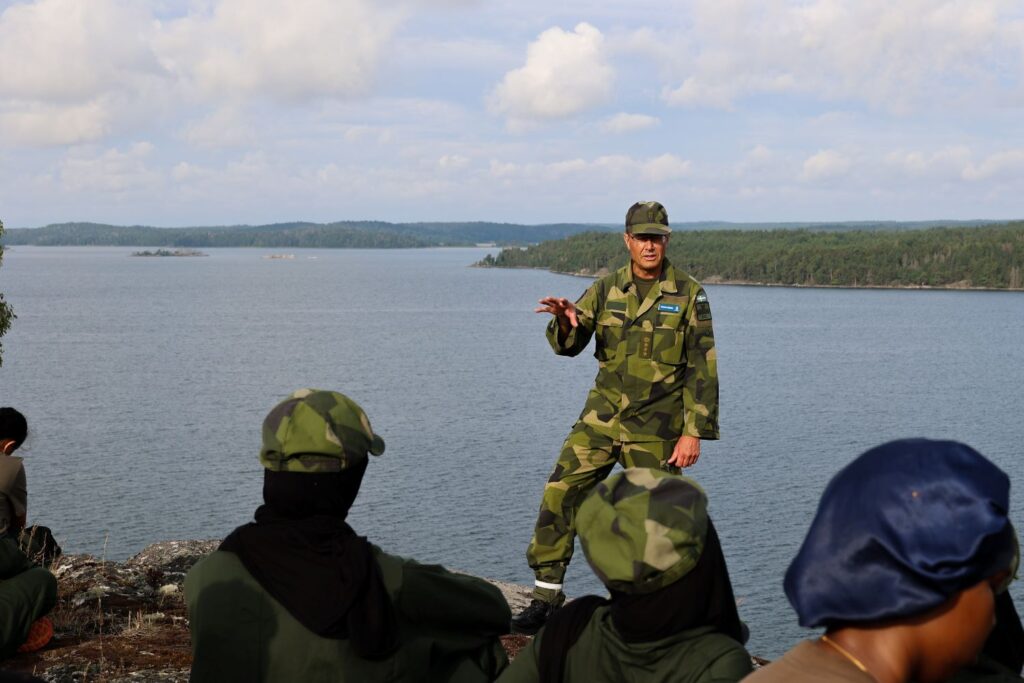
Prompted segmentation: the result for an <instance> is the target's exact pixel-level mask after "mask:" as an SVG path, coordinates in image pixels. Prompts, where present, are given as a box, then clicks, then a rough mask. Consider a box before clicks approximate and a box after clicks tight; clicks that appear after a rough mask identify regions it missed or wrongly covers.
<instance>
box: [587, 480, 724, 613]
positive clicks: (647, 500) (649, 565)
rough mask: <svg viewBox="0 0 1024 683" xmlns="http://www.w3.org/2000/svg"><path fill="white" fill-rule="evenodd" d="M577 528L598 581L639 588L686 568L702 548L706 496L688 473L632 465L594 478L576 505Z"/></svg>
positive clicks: (674, 577) (667, 581)
mask: <svg viewBox="0 0 1024 683" xmlns="http://www.w3.org/2000/svg"><path fill="white" fill-rule="evenodd" d="M576 531H577V533H578V534H579V537H580V542H581V544H582V545H583V553H584V554H585V555H586V556H587V561H588V562H589V563H590V566H591V567H592V568H593V570H594V573H595V574H597V576H598V578H599V579H601V582H602V583H604V585H605V586H607V587H608V588H611V589H614V590H617V591H621V592H623V593H631V594H643V593H650V592H652V591H656V590H658V589H659V588H664V587H665V586H669V585H671V584H673V583H675V582H676V581H678V580H679V579H681V578H683V577H684V576H686V574H688V573H689V572H690V571H691V570H692V569H693V568H694V567H695V566H696V565H697V560H698V559H700V556H701V553H703V552H704V540H705V539H706V538H707V532H708V514H707V496H705V495H704V491H703V490H701V488H700V487H699V486H697V484H696V483H695V482H693V481H691V480H690V479H687V478H686V477H681V476H679V475H677V474H670V473H668V472H665V471H663V470H654V469H647V468H641V467H635V468H631V469H628V470H625V471H624V472H621V473H619V474H616V475H615V476H613V477H610V478H608V479H606V480H605V481H603V482H602V483H600V484H598V486H597V487H596V488H595V489H594V491H593V492H592V493H591V494H590V495H589V496H587V499H586V500H584V501H583V505H581V506H580V511H579V513H578V514H577V516H576Z"/></svg>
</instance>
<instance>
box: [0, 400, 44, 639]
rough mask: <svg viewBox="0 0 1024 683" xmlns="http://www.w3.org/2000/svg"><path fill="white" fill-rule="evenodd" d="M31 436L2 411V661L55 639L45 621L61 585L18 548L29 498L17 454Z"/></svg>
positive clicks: (12, 412)
mask: <svg viewBox="0 0 1024 683" xmlns="http://www.w3.org/2000/svg"><path fill="white" fill-rule="evenodd" d="M27 435H28V422H27V421H26V420H25V416H24V415H22V414H21V413H20V412H19V411H17V410H16V409H14V408H10V407H3V408H0V659H3V658H5V657H9V656H11V655H12V654H14V653H15V652H17V651H19V650H20V651H22V652H27V651H31V650H37V649H39V648H41V647H43V646H44V645H46V643H48V642H49V641H50V638H51V637H52V636H53V624H52V623H51V622H50V620H49V619H48V618H47V617H46V615H47V614H48V613H49V612H50V610H52V609H53V607H54V605H56V604H57V579H55V578H54V577H53V574H51V573H50V572H49V571H47V570H46V569H43V568H42V567H38V566H36V564H35V563H34V562H32V561H31V560H30V559H29V558H28V557H27V556H26V555H25V553H24V552H22V550H21V548H20V547H19V545H18V534H19V533H20V532H21V531H22V530H23V529H24V527H25V514H26V511H27V507H28V493H27V487H26V483H25V467H24V465H23V463H22V460H21V458H19V457H16V456H14V455H13V453H14V452H15V451H16V450H17V449H18V448H19V447H20V446H21V444H22V443H24V442H25V437H26V436H27Z"/></svg>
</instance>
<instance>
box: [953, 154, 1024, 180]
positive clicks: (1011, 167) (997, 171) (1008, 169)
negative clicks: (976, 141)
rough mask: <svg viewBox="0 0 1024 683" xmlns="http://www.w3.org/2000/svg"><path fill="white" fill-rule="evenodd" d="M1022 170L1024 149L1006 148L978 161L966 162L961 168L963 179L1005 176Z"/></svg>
mask: <svg viewBox="0 0 1024 683" xmlns="http://www.w3.org/2000/svg"><path fill="white" fill-rule="evenodd" d="M1022 172H1024V149H1008V150H1005V151H1002V152H997V153H995V154H992V155H990V156H988V157H986V158H985V159H983V160H982V161H981V162H979V163H971V164H968V165H967V166H966V167H965V168H964V170H963V178H964V180H970V181H979V180H988V179H990V178H1003V177H1005V176H1018V175H1020V174H1021V173H1022Z"/></svg>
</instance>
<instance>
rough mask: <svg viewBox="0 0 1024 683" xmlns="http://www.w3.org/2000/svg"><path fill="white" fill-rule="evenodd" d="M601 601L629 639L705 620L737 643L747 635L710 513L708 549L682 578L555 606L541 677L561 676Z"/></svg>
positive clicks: (657, 636)
mask: <svg viewBox="0 0 1024 683" xmlns="http://www.w3.org/2000/svg"><path fill="white" fill-rule="evenodd" d="M602 605H609V612H610V613H611V619H612V624H613V625H614V626H615V630H616V631H618V632H619V635H620V636H621V637H622V639H623V640H624V641H626V642H627V643H651V642H654V641H657V640H661V639H663V638H668V637H669V636H672V635H675V634H676V633H680V632H682V631H686V630H689V629H694V628H699V627H701V626H712V627H714V630H715V631H717V632H719V633H722V634H724V635H727V636H729V637H730V638H732V639H733V640H735V641H736V642H738V643H745V642H746V640H747V630H746V627H745V626H744V625H743V622H742V621H740V615H739V612H738V611H737V610H736V598H735V596H734V595H733V592H732V582H731V581H730V580H729V570H728V569H727V568H726V566H725V555H724V554H723V553H722V544H721V543H720V542H719V540H718V532H716V531H715V526H714V524H712V522H711V519H710V518H708V531H707V537H706V538H705V540H704V551H703V552H702V553H701V555H700V559H698V560H697V564H696V565H695V566H694V568H693V569H692V570H690V571H689V572H688V573H687V574H686V575H685V576H683V578H681V579H679V580H678V581H676V582H674V583H672V584H669V585H668V586H665V587H664V588H662V589H660V590H656V591H654V592H652V593H647V594H646V595H631V594H628V593H622V592H619V591H611V600H605V599H603V598H599V597H597V596H594V595H588V596H585V597H582V598H579V599H577V600H573V601H572V602H571V603H569V604H568V605H566V606H565V607H563V608H562V609H560V610H558V611H557V612H555V613H554V614H553V615H552V616H551V618H550V619H549V620H548V623H547V625H546V626H545V627H544V637H543V638H542V639H541V643H540V661H539V669H540V680H541V683H558V682H560V681H561V680H562V677H563V673H564V670H565V657H566V653H568V651H569V648H571V647H572V646H573V644H575V642H576V640H577V639H578V638H579V637H580V634H582V633H583V629H584V628H586V626H587V623H589V621H590V618H591V617H592V616H593V614H594V612H595V611H596V610H597V608H598V607H601V606H602Z"/></svg>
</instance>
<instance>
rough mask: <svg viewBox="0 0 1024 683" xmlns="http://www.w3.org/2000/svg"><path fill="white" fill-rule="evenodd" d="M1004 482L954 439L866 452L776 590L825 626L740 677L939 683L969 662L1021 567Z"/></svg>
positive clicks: (828, 498) (832, 488)
mask: <svg viewBox="0 0 1024 683" xmlns="http://www.w3.org/2000/svg"><path fill="white" fill-rule="evenodd" d="M1009 497H1010V480H1009V478H1008V477H1007V476H1006V474H1005V473H1004V472H1003V471H1002V470H1000V469H999V468H998V467H996V466H995V465H994V464H992V463H991V462H990V461H989V460H987V459H986V458H985V457H984V456H982V455H981V454H980V453H978V452H977V451H975V450H974V449H972V448H970V447H969V446H966V445H964V444H961V443H957V442H954V441H930V440H926V439H906V440H901V441H893V442H890V443H887V444H883V445H881V446H878V447H876V448H873V449H871V450H869V451H867V452H866V453H864V454H862V455H861V456H860V457H858V458H857V459H856V460H854V461H853V462H852V463H850V464H849V465H848V466H846V467H845V468H843V469H842V470H841V471H840V472H839V473H838V474H837V475H836V476H835V477H834V478H833V479H832V481H831V482H829V484H828V486H827V487H826V488H825V492H824V493H823V494H822V497H821V501H820V503H819V505H818V511H817V513H816V515H815V517H814V520H813V521H812V522H811V528H810V530H809V531H808V532H807V537H806V538H805V539H804V542H803V545H802V546H801V548H800V551H799V552H798V553H797V556H796V558H794V560H793V562H792V564H791V565H790V567H789V570H788V571H787V572H786V577H785V582H784V587H785V590H786V596H787V597H788V598H789V601H790V603H791V604H792V605H793V608H794V610H795V611H796V613H797V616H798V618H799V621H800V625H801V626H804V627H807V628H824V629H825V633H824V634H823V635H822V636H821V637H820V638H819V639H816V640H811V641H804V642H802V643H800V644H798V645H797V646H796V647H795V648H793V649H792V650H790V651H789V652H787V653H786V654H785V655H784V656H783V657H782V658H781V659H779V660H778V661H776V662H773V663H772V664H770V665H768V666H767V667H764V668H762V669H760V670H759V671H757V672H755V673H754V674H752V675H751V676H750V677H748V678H747V679H746V680H749V681H751V682H752V683H774V682H776V681H787V682H788V683H802V682H804V681H850V682H858V683H875V682H877V683H903V682H905V681H917V682H918V683H937V682H939V681H943V680H946V679H947V678H949V677H950V676H952V675H953V674H955V673H956V672H957V671H958V670H959V669H961V668H962V667H964V666H966V665H968V664H970V663H972V662H973V661H974V660H975V658H976V657H977V656H978V653H979V652H980V651H981V649H982V646H983V645H984V643H985V639H986V638H987V637H988V635H989V632H990V631H991V630H992V626H993V624H994V623H995V602H996V596H997V594H999V593H1001V592H1002V591H1005V589H1006V587H1007V585H1008V584H1009V582H1010V581H1011V580H1012V578H1013V575H1014V572H1015V571H1016V567H1017V563H1018V561H1019V548H1018V545H1017V535H1016V532H1015V531H1014V529H1013V526H1012V524H1011V523H1010V520H1009V517H1008V508H1009Z"/></svg>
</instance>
